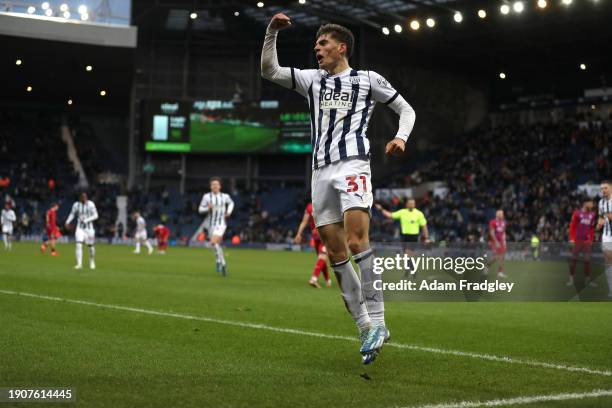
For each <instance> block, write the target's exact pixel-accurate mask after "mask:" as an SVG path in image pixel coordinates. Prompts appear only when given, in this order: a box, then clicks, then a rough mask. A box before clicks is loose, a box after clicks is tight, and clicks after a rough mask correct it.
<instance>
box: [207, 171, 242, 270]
mask: <svg viewBox="0 0 612 408" xmlns="http://www.w3.org/2000/svg"><path fill="white" fill-rule="evenodd" d="M232 211H234V201H233V200H232V198H231V197H230V196H229V194H225V193H222V192H221V179H220V178H219V177H213V178H211V179H210V192H209V193H206V194H204V195H203V196H202V201H201V202H200V207H199V208H198V212H199V213H200V214H206V220H205V225H206V228H207V229H208V235H209V236H210V245H211V246H212V247H213V249H214V251H215V266H216V270H217V272H219V273H221V274H222V275H223V276H227V264H226V261H225V255H224V254H223V248H222V247H221V244H222V243H223V234H224V233H225V230H226V229H227V224H226V223H225V219H226V218H229V217H230V216H231V215H232Z"/></svg>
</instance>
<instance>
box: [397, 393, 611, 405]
mask: <svg viewBox="0 0 612 408" xmlns="http://www.w3.org/2000/svg"><path fill="white" fill-rule="evenodd" d="M610 396H612V390H593V391H588V392H566V393H562V394H548V395H532V396H524V397H514V398H506V399H494V400H488V401H458V402H446V403H440V404H428V405H418V406H412V407H405V408H480V407H506V406H510V405H524V404H535V403H537V402H550V401H568V400H582V399H586V398H601V397H610Z"/></svg>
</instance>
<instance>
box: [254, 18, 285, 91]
mask: <svg viewBox="0 0 612 408" xmlns="http://www.w3.org/2000/svg"><path fill="white" fill-rule="evenodd" d="M290 25H291V20H290V19H289V17H287V16H286V15H285V14H283V13H278V14H275V15H274V17H272V20H270V24H269V25H268V28H267V29H266V37H265V39H264V43H263V48H262V50H261V76H262V77H264V78H265V79H268V80H270V81H272V82H274V83H277V84H279V85H282V86H285V87H288V88H289V87H291V83H292V79H291V68H287V67H281V66H280V65H279V64H278V56H277V55H276V36H277V34H278V32H279V31H280V30H282V29H285V28H287V27H289V26H290Z"/></svg>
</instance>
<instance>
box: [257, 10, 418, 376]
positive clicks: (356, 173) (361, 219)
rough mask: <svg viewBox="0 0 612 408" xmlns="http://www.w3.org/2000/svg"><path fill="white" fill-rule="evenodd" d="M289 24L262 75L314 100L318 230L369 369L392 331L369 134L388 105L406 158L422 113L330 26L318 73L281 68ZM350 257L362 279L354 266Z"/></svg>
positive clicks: (271, 31)
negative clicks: (374, 242)
mask: <svg viewBox="0 0 612 408" xmlns="http://www.w3.org/2000/svg"><path fill="white" fill-rule="evenodd" d="M290 25H291V20H290V19H289V17H287V16H286V15H284V14H282V13H279V14H276V15H275V16H274V17H272V20H271V21H270V24H269V25H268V28H267V30H266V37H265V40H264V44H263V49H262V54H261V75H262V76H263V77H264V78H266V79H268V80H270V81H272V82H275V83H277V84H279V85H282V86H284V87H287V88H290V89H292V90H295V91H296V92H298V93H299V94H300V95H302V96H303V97H305V98H306V100H307V101H308V105H309V107H310V127H311V143H312V166H313V174H312V189H311V190H312V205H313V216H314V219H315V225H316V227H317V230H318V231H319V234H320V235H321V238H322V240H323V243H324V244H325V247H326V248H327V252H328V256H329V259H330V261H331V263H332V268H333V269H334V273H335V275H336V278H337V279H338V283H339V286H340V290H341V291H342V298H343V299H344V303H345V305H346V308H347V310H348V311H349V313H350V314H351V317H352V318H353V319H354V321H355V323H356V324H357V327H358V330H359V338H360V340H361V348H360V350H359V351H360V353H361V354H362V356H363V362H364V363H365V364H369V363H371V362H372V361H374V359H375V358H376V357H377V355H378V353H379V352H380V350H381V348H382V346H383V343H384V342H385V341H386V340H387V339H388V338H389V331H388V330H387V328H386V325H385V319H384V302H383V293H382V290H378V289H376V287H379V288H380V287H381V285H375V282H376V281H378V280H380V279H381V277H380V276H378V275H375V274H374V271H373V269H374V268H373V263H374V257H373V253H372V249H371V248H370V243H369V225H370V215H371V207H372V202H373V195H372V183H371V172H370V162H369V159H370V142H369V140H368V138H367V135H366V132H367V128H368V123H369V120H370V117H371V115H372V110H373V108H374V105H375V104H376V103H377V102H380V103H383V104H385V105H387V106H388V107H390V108H391V109H392V110H393V111H395V112H396V113H397V114H398V115H399V127H398V131H397V134H396V135H395V136H394V138H393V139H392V140H391V141H390V142H388V143H387V145H386V147H385V153H387V154H393V155H397V154H402V153H403V152H404V149H405V144H406V140H407V139H408V136H409V135H410V132H411V131H412V127H413V125H414V120H415V114H414V110H413V109H412V107H411V106H410V105H409V104H408V103H407V102H406V101H405V100H404V98H403V97H402V96H401V95H400V94H399V93H398V92H397V91H396V90H395V89H394V88H393V86H391V84H389V82H388V81H387V80H386V79H385V78H384V77H382V76H381V75H379V74H377V73H376V72H373V71H366V70H355V69H352V68H351V67H350V66H349V63H348V60H349V58H350V57H351V54H352V51H353V44H354V42H355V39H354V36H353V33H352V32H351V31H350V30H349V29H347V28H346V27H342V26H340V25H337V24H326V25H323V26H321V27H320V28H319V30H318V32H317V34H316V37H315V38H316V41H315V46H314V52H315V54H316V58H317V62H318V69H297V68H290V67H281V66H280V65H279V63H278V57H277V55H276V37H277V34H278V32H279V31H280V30H282V29H284V28H287V27H289V26H290ZM347 247H348V249H350V253H349V251H348V250H347ZM351 253H352V256H353V260H354V261H355V263H356V265H357V266H358V270H359V271H360V272H361V281H360V279H359V276H358V275H357V271H356V270H355V268H354V267H353V265H352V263H351V262H350V258H349V256H350V255H351ZM379 283H380V282H379Z"/></svg>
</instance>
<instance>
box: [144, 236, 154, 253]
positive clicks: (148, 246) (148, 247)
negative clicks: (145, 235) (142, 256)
mask: <svg viewBox="0 0 612 408" xmlns="http://www.w3.org/2000/svg"><path fill="white" fill-rule="evenodd" d="M145 245H146V246H147V250H148V251H149V252H153V247H152V246H151V243H150V242H149V240H148V239H147V240H146V241H145Z"/></svg>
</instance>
